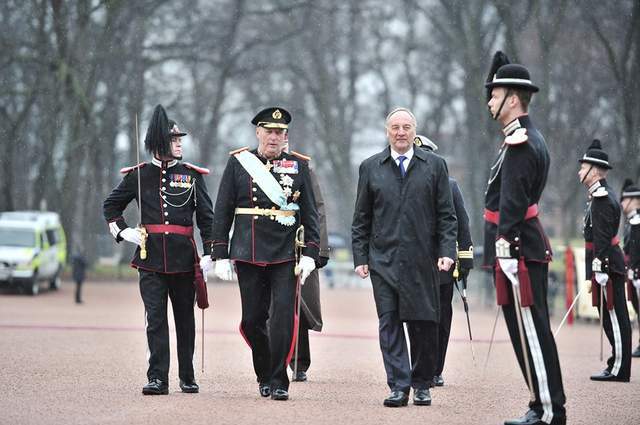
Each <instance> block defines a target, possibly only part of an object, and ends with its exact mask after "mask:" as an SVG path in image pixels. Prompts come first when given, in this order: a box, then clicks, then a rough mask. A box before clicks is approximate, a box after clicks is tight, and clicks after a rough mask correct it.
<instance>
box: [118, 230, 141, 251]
mask: <svg viewBox="0 0 640 425" xmlns="http://www.w3.org/2000/svg"><path fill="white" fill-rule="evenodd" d="M120 237H121V238H122V239H124V240H125V241H127V242H131V243H133V244H136V245H138V246H140V245H141V244H142V238H143V236H142V232H141V231H140V229H138V228H135V229H134V228H132V227H127V228H126V229H122V231H121V232H120Z"/></svg>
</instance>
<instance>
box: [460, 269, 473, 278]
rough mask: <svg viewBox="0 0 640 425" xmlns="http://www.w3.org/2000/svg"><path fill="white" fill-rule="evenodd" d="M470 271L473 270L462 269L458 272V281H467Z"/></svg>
mask: <svg viewBox="0 0 640 425" xmlns="http://www.w3.org/2000/svg"><path fill="white" fill-rule="evenodd" d="M470 271H471V269H468V268H466V267H461V268H460V270H459V271H458V280H465V279H466V278H468V277H469V272H470Z"/></svg>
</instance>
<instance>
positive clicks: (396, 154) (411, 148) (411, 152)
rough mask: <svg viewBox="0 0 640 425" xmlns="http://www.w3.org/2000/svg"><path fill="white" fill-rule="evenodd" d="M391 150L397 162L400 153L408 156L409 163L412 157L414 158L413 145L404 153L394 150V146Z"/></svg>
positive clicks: (392, 156)
mask: <svg viewBox="0 0 640 425" xmlns="http://www.w3.org/2000/svg"><path fill="white" fill-rule="evenodd" d="M390 150H391V158H393V160H394V161H396V162H398V157H399V156H400V155H402V156H404V157H405V158H407V163H409V162H410V161H411V158H413V146H411V147H410V148H409V150H408V151H406V152H405V153H403V154H399V153H398V152H396V151H394V150H393V148H390Z"/></svg>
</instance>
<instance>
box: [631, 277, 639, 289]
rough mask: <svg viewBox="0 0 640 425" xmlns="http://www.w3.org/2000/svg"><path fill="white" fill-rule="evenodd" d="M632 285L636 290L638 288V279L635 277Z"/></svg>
mask: <svg viewBox="0 0 640 425" xmlns="http://www.w3.org/2000/svg"><path fill="white" fill-rule="evenodd" d="M633 286H635V288H636V289H637V290H640V279H635V280H634V281H633Z"/></svg>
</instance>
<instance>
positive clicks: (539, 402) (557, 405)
mask: <svg viewBox="0 0 640 425" xmlns="http://www.w3.org/2000/svg"><path fill="white" fill-rule="evenodd" d="M526 265H527V268H528V269H529V278H530V280H531V290H532V293H533V305H531V306H529V307H523V308H522V322H523V323H522V324H523V328H524V334H525V335H524V336H525V338H524V339H525V341H526V344H527V357H528V359H529V366H530V368H531V379H532V381H533V389H534V394H535V400H534V401H530V402H529V407H530V408H531V409H532V410H534V411H535V412H536V413H537V414H538V415H539V417H540V418H542V420H543V421H544V422H546V423H551V420H552V419H553V418H564V417H565V416H566V412H565V408H564V405H565V402H566V397H565V394H564V389H563V387H562V374H561V372H560V362H559V361H558V350H557V348H556V342H555V339H554V338H553V333H552V331H551V326H550V324H549V310H548V307H547V287H548V280H547V274H548V266H547V264H542V263H533V262H527V263H526ZM507 285H508V290H509V301H510V302H509V304H507V305H504V306H502V312H503V313H504V319H505V321H506V323H507V329H508V330H509V337H510V338H511V344H512V345H513V349H514V351H515V353H516V357H517V358H518V363H519V364H520V369H521V371H522V375H523V376H524V377H525V379H526V376H527V375H526V372H525V363H524V357H523V356H522V347H521V344H520V332H519V330H518V321H517V318H516V311H515V304H514V302H513V291H512V287H511V283H509V282H508V283H507Z"/></svg>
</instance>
